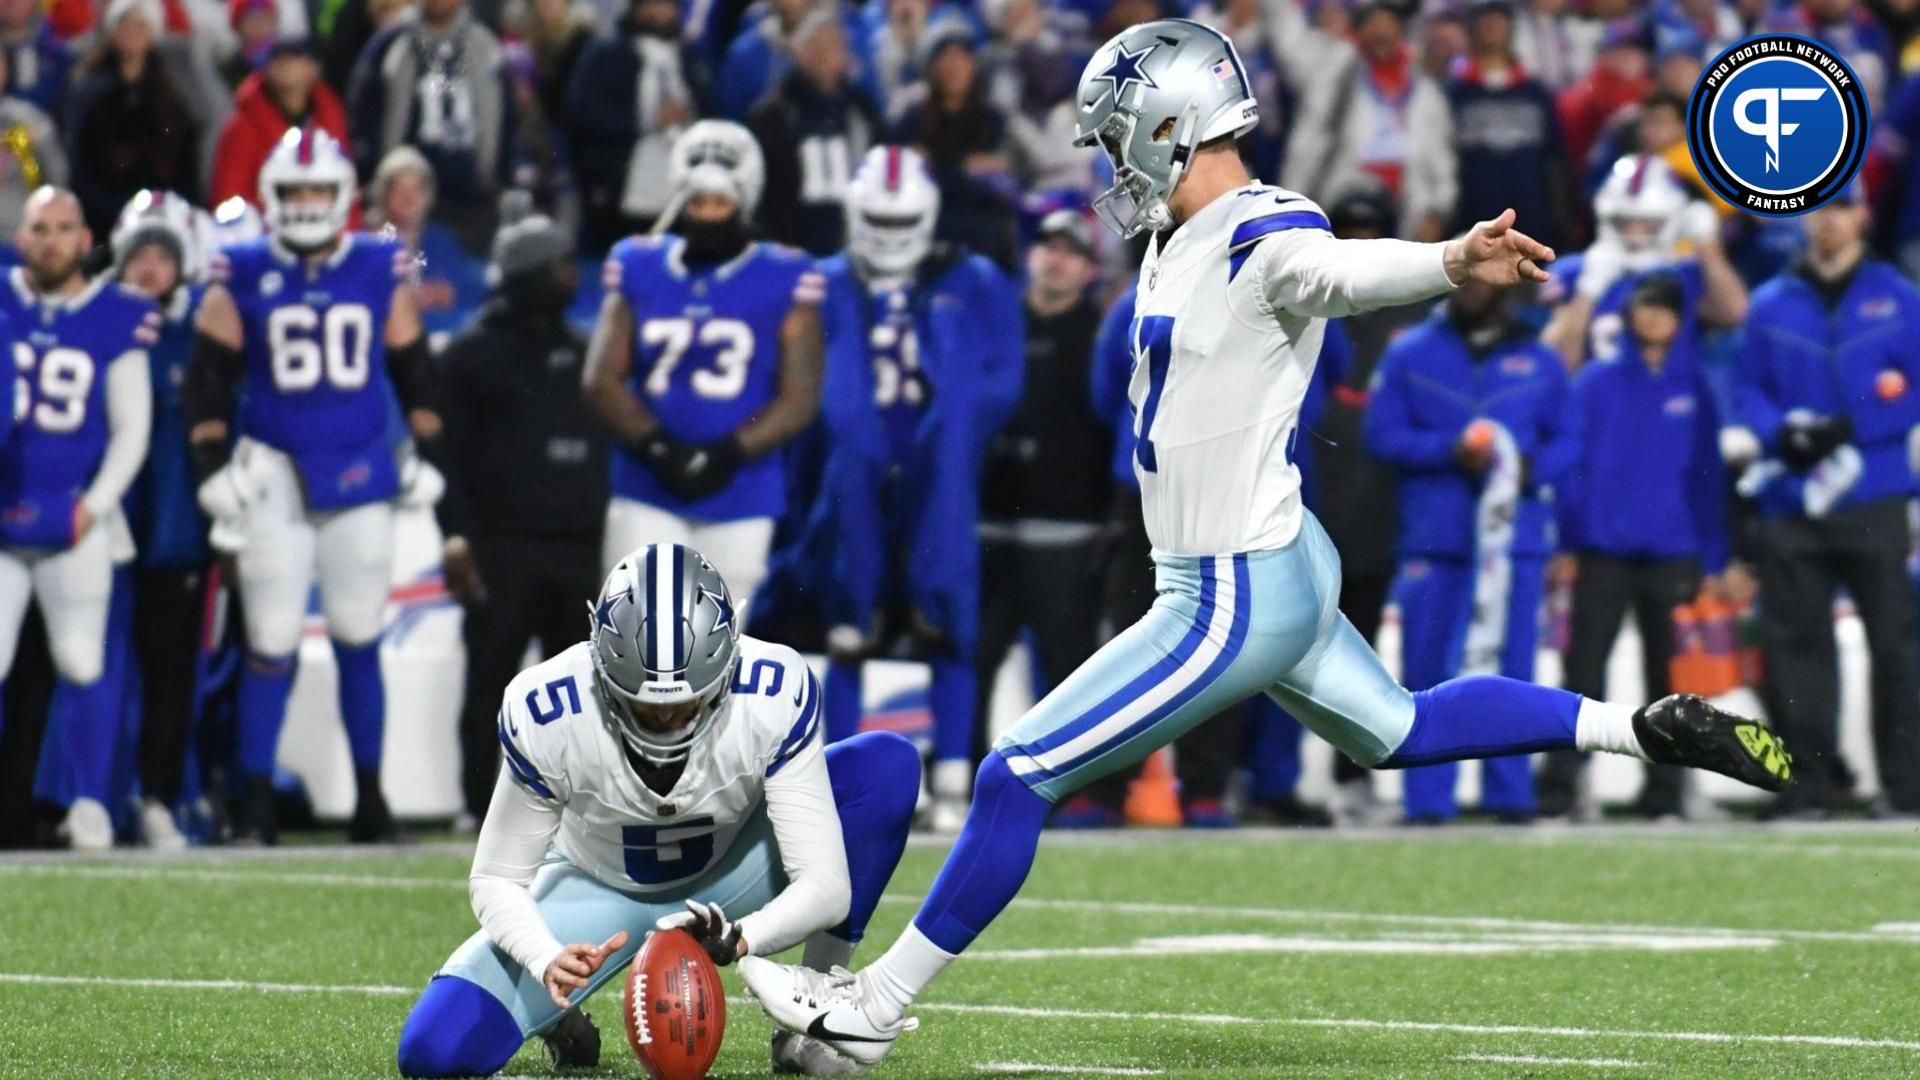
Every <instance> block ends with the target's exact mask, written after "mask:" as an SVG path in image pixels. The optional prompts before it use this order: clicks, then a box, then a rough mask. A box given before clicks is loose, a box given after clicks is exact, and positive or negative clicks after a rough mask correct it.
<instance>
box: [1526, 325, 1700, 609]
mask: <svg viewBox="0 0 1920 1080" xmlns="http://www.w3.org/2000/svg"><path fill="white" fill-rule="evenodd" d="M1620 347H1621V350H1622V355H1621V356H1620V358H1619V359H1617V360H1614V361H1612V362H1601V363H1590V364H1588V365H1587V366H1586V367H1584V368H1582V369H1581V371H1580V374H1579V375H1577V376H1575V377H1574V380H1573V411H1572V416H1573V424H1574V429H1575V431H1576V432H1577V434H1578V436H1579V440H1580V453H1579V456H1578V458H1577V460H1576V462H1575V464H1574V467H1573V468H1572V470H1571V471H1570V472H1569V474H1568V476H1567V477H1566V479H1565V480H1564V481H1563V482H1562V483H1561V485H1560V487H1559V489H1558V490H1557V491H1556V492H1555V493H1554V495H1555V503H1556V505H1557V507H1558V510H1559V515H1560V518H1559V520H1560V546H1561V547H1563V548H1566V549H1568V550H1570V551H1590V552H1596V553H1599V554H1602V555H1611V556H1614V557H1616V558H1629V559H1698V560H1699V561H1700V564H1701V566H1702V568H1703V569H1704V570H1705V571H1706V572H1707V573H1710V574H1716V573H1719V572H1720V570H1721V568H1722V567H1724V566H1725V565H1726V561H1727V523H1726V512H1727V506H1726V490H1727V485H1728V483H1729V477H1728V476H1727V469H1726V466H1725V465H1724V464H1723V463H1722V462H1721V460H1720V439H1719V433H1720V414H1719V409H1718V407H1717V406H1716V405H1715V404H1714V398H1713V392H1712V390H1711V389H1710V388H1709V387H1708V385H1707V378H1706V374H1705V372H1704V370H1703V369H1702V367H1701V364H1700V358H1699V356H1698V355H1697V354H1695V353H1694V352H1692V351H1691V350H1688V349H1685V348H1678V347H1677V348H1675V350H1674V351H1673V352H1672V353H1671V354H1670V355H1669V356H1668V358H1667V362H1666V363H1665V364H1664V365H1662V367H1661V369H1660V371H1659V372H1658V373H1657V374H1656V373H1655V372H1654V371H1653V369H1651V368H1649V367H1648V366H1647V364H1646V361H1645V360H1643V359H1642V358H1641V354H1640V350H1639V347H1638V346H1637V345H1635V344H1634V342H1633V339H1632V338H1630V337H1628V338H1623V339H1622V341H1621V345H1620Z"/></svg>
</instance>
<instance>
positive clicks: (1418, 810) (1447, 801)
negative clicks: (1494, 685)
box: [1393, 556, 1546, 821]
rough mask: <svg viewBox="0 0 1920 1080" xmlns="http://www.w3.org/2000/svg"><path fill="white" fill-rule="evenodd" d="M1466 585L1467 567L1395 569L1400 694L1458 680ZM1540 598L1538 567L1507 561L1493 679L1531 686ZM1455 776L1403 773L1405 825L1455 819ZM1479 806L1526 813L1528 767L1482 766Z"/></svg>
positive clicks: (1437, 769) (1523, 760)
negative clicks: (1503, 620) (1508, 578)
mask: <svg viewBox="0 0 1920 1080" xmlns="http://www.w3.org/2000/svg"><path fill="white" fill-rule="evenodd" d="M1473 585H1474V564H1473V561H1472V560H1471V559H1449V558H1431V557H1423V558H1418V559H1409V560H1407V561H1406V562H1405V563H1403V564H1402V565H1401V567H1400V572H1399V574H1398V576H1397V577H1396V578H1395V580H1394V585H1393V595H1394V600H1395V603H1396V604H1397V605H1398V606H1399V608H1400V629H1401V635H1400V640H1401V646H1400V648H1401V657H1402V661H1401V667H1402V671H1401V681H1402V682H1404V683H1405V684H1406V685H1407V687H1408V689H1411V690H1425V689H1428V688H1430V687H1433V686H1437V685H1439V684H1440V683H1442V682H1445V681H1446V680H1448V679H1451V678H1453V677H1454V676H1456V675H1458V674H1460V668H1461V664H1462V658H1463V656H1464V653H1465V648H1466V637H1467V624H1468V622H1469V621H1470V620H1471V619H1472V618H1473ZM1545 591H1546V560H1545V559H1542V558H1540V557H1538V556H1521V557H1517V558H1515V559H1514V560H1513V586H1512V589H1511V590H1510V591H1509V594H1508V603H1507V633H1506V640H1505V641H1504V642H1503V644H1502V647H1501V651H1500V670H1499V672H1498V674H1501V675H1505V676H1506V677H1508V678H1510V679H1520V680H1522V681H1530V680H1531V679H1532V678H1533V659H1534V651H1535V649H1536V648H1537V646H1538V645H1539V640H1540V603H1541V600H1542V598H1543V597H1544V595H1545ZM1458 776H1459V766H1458V765H1457V764H1455V763H1453V762H1448V763H1446V764H1442V765H1422V766H1419V767H1417V768H1410V769H1408V770H1406V772H1405V774H1404V779H1403V784H1404V789H1403V790H1404V792H1405V803H1406V812H1407V817H1409V818H1413V819H1419V820H1428V821H1433V820H1445V819H1448V818H1452V817H1455V816H1457V815H1458V814H1459V812H1460V810H1459V807H1458V806H1457V805H1455V802H1454V795H1453V790H1454V784H1455V781H1456V780H1457V779H1458ZM1480 806H1481V808H1482V809H1484V810H1487V811H1490V812H1493V813H1511V814H1531V813H1532V812H1533V809H1534V799H1533V772H1532V763H1531V761H1530V760H1529V758H1528V757H1527V756H1526V755H1524V754H1521V755H1515V756H1511V757H1501V758H1488V759H1487V760H1486V761H1485V762H1483V763H1482V764H1481V766H1480Z"/></svg>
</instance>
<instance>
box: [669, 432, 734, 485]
mask: <svg viewBox="0 0 1920 1080" xmlns="http://www.w3.org/2000/svg"><path fill="white" fill-rule="evenodd" d="M746 459H747V452H746V451H745V450H742V449H741V448H740V440H739V438H738V437H736V436H734V435H727V436H726V437H724V438H719V439H715V440H714V441H712V442H710V443H705V444H702V445H700V446H696V447H694V448H693V453H692V454H691V455H690V456H689V457H688V458H687V461H686V463H685V464H684V465H683V466H681V477H682V478H683V479H684V480H685V482H686V485H687V487H688V489H689V490H691V491H693V492H694V493H695V494H694V495H693V498H696V499H705V498H709V497H711V496H714V495H718V494H720V493H721V492H722V491H725V490H726V487H727V485H728V484H731V483H733V474H734V473H736V472H738V471H739V470H740V463H741V462H743V461H745V460H746Z"/></svg>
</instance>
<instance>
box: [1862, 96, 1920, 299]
mask: <svg viewBox="0 0 1920 1080" xmlns="http://www.w3.org/2000/svg"><path fill="white" fill-rule="evenodd" d="M1873 140H1874V151H1873V155H1872V156H1871V157H1869V158H1868V162H1869V164H1870V165H1871V166H1873V167H1874V168H1876V169H1877V170H1879V171H1880V174H1881V175H1882V176H1884V177H1886V182H1885V183H1883V184H1881V185H1879V186H1878V188H1877V190H1882V189H1883V190H1885V191H1886V192H1888V195H1887V196H1886V198H1885V199H1883V201H1882V204H1881V205H1882V211H1883V213H1884V216H1885V220H1886V226H1885V230H1884V234H1883V235H1884V240H1885V243H1886V246H1887V249H1888V250H1890V251H1892V252H1893V253H1894V261H1896V262H1898V263H1899V264H1900V267H1901V269H1902V270H1904V271H1906V274H1907V277H1908V278H1910V279H1912V280H1915V281H1920V71H1915V72H1914V73H1913V74H1911V75H1908V76H1907V79H1906V81H1905V82H1903V83H1901V84H1900V89H1899V90H1898V91H1897V92H1895V94H1894V95H1893V101H1892V102H1891V103H1890V104H1889V105H1888V107H1887V111H1886V112H1885V113H1883V114H1881V115H1880V116H1879V117H1877V118H1876V122H1875V124H1874V127H1873Z"/></svg>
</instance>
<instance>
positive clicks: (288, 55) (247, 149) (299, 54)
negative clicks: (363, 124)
mask: <svg viewBox="0 0 1920 1080" xmlns="http://www.w3.org/2000/svg"><path fill="white" fill-rule="evenodd" d="M308 125H313V126H317V127H319V128H321V129H323V130H324V131H326V132H327V133H328V134H329V135H332V136H333V137H334V138H336V139H338V140H340V142H341V144H342V145H345V144H346V141H347V110H346V106H345V105H343V104H342V103H341V101H340V95H338V94H336V93H334V92H333V88H332V87H330V86H328V85H327V84H326V83H324V82H321V81H320V65H319V63H318V62H317V61H316V59H315V57H314V55H313V49H312V47H311V45H310V44H309V43H308V42H306V41H303V40H300V39H298V38H288V39H283V40H280V41H277V42H275V43H274V45H273V47H272V48H271V49H270V50H269V51H268V53H267V57H266V62H265V64H264V65H263V66H262V67H261V68H260V70H258V71H256V72H254V73H253V74H251V75H249V76H247V77H246V78H245V79H244V80H242V82H241V83H240V89H239V90H238V91H237V92H236V93H235V94H234V97H233V115H232V116H230V117H228V118H227V124H226V127H225V128H223V129H222V130H221V132H220V150H219V153H218V154H216V155H215V158H214V164H213V182H212V183H211V184H210V185H209V186H208V191H207V201H208V202H209V203H211V204H212V205H215V206H218V205H219V204H221V203H223V202H225V201H227V200H228V199H231V198H234V197H236V196H237V197H239V198H242V199H245V200H247V202H248V203H250V204H252V205H253V206H254V207H256V208H258V207H259V205H260V166H262V165H264V164H266V160H267V155H268V154H269V153H271V152H272V150H273V148H274V146H275V145H276V144H277V143H279V141H280V136H282V135H284V134H286V131H287V129H288V128H291V127H306V126H308Z"/></svg>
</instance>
